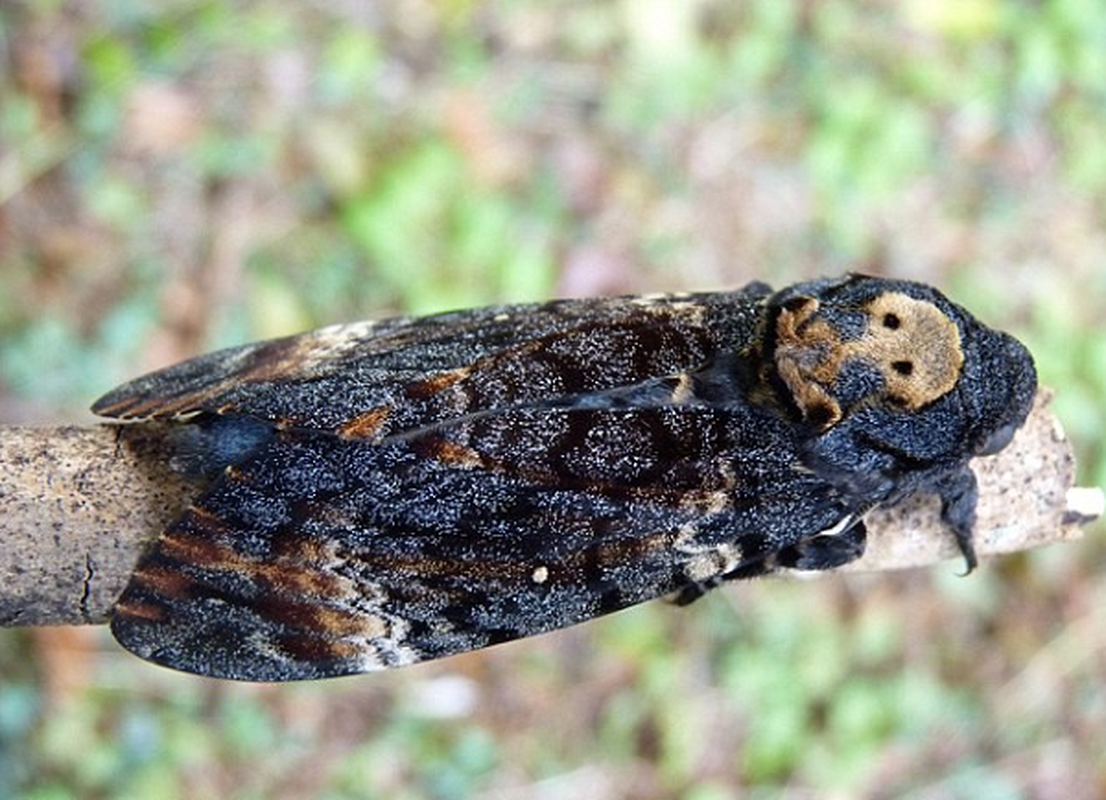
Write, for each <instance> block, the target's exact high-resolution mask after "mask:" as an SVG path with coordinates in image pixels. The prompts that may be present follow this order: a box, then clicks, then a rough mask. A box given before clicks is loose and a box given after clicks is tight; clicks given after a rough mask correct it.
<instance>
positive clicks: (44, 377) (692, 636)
mask: <svg viewBox="0 0 1106 800" xmlns="http://www.w3.org/2000/svg"><path fill="white" fill-rule="evenodd" d="M1104 136H1106V9H1104V8H1103V7H1102V5H1101V4H1100V3H1098V2H1096V0H1042V2H1038V3H1028V2H1002V0H903V1H902V2H890V0H886V1H881V0H823V1H822V2H808V1H805V0H748V2H742V3H731V2H722V1H721V0H621V2H618V1H616V0H608V1H607V2H596V3H565V4H552V3H545V2H539V0H487V1H486V2H479V1H478V0H450V1H448V2H445V1H443V2H432V1H431V0H389V1H388V2H382V3H374V4H352V5H350V4H335V5H334V6H333V7H331V6H327V5H326V4H291V3H282V2H279V1H278V0H252V2H243V3H221V2H214V1H211V2H205V1H204V0H174V1H173V2H167V3H160V4H143V3H136V2H83V3H70V2H63V0H13V1H12V2H6V3H4V4H2V5H0V289H2V291H0V412H2V413H3V414H4V418H5V419H8V420H20V421H22V420H31V421H39V422H47V421H58V419H59V418H66V417H70V418H73V417H75V416H76V415H77V414H78V413H79V410H80V409H83V407H84V406H85V405H87V403H88V401H89V400H90V399H91V398H93V397H95V396H96V395H97V393H99V392H102V391H104V390H106V389H107V388H109V387H110V386H112V385H113V384H115V383H116V382H117V381H119V380H122V379H124V378H126V377H130V376H132V375H133V374H134V373H135V372H137V371H139V370H140V369H142V368H144V367H153V366H157V365H160V364H162V363H165V362H166V361H169V360H174V359H177V358H182V357H185V356H187V355H191V354H194V353H195V352H198V351H200V350H203V349H207V348H210V347H214V346H218V345H223V344H230V343H235V342H241V341H245V340H247V339H251V338H260V337H264V336H275V335H280V334H284V333H288V332H291V331H295V330H300V329H304V328H307V327H310V326H314V325H319V324H325V323H328V322H332V321H338V320H343V319H357V318H364V317H371V316H377V315H380V314H385V313H422V312H428V311H433V310H439V309H444V308H450V307H459V306H469V305H479V304H484V303H495V302H506V301H519V300H536V299H541V298H544V297H547V296H550V295H551V294H554V293H571V294H578V293H593V292H601V291H604V292H610V291H655V290H676V289H685V288H717V287H723V286H734V285H739V284H741V283H743V282H745V281H748V280H751V279H754V278H763V279H766V280H770V281H772V282H775V283H784V282H790V281H794V280H797V279H800V278H804V277H809V276H812V275H815V274H822V273H832V272H837V271H841V270H843V269H850V268H855V269H863V270H866V271H871V272H877V273H881V274H887V275H894V276H901V277H910V278H915V279H920V280H926V281H930V282H934V283H938V284H940V285H942V286H944V287H945V288H947V289H948V290H949V292H950V294H951V295H953V296H954V297H955V298H956V299H958V300H960V301H962V302H964V303H965V305H968V306H969V307H970V308H971V309H972V310H973V311H976V312H977V313H979V314H980V315H981V316H983V317H984V318H985V319H987V320H988V321H991V322H994V323H996V324H1001V325H1002V326H1004V327H1007V328H1011V329H1013V330H1015V331H1016V332H1017V333H1019V335H1022V336H1023V337H1024V338H1025V339H1026V341H1027V342H1028V343H1029V344H1030V346H1031V349H1032V350H1033V352H1034V353H1035V355H1036V358H1037V360H1038V364H1039V367H1040V371H1041V374H1042V376H1043V378H1044V380H1045V382H1046V383H1048V384H1050V385H1052V386H1054V387H1056V388H1057V390H1058V394H1057V398H1056V409H1057V410H1058V412H1059V414H1060V416H1061V417H1062V419H1063V420H1064V422H1065V424H1066V426H1067V429H1068V432H1069V434H1070V435H1071V437H1072V438H1073V440H1074V441H1075V442H1076V443H1077V446H1078V449H1079V453H1080V456H1081V458H1082V464H1083V467H1082V475H1083V477H1082V482H1083V483H1095V484H1097V485H1104V484H1106V459H1104V454H1103V437H1102V431H1103V429H1104V427H1106V419H1104V416H1106V403H1103V402H1102V399H1101V398H1102V397H1103V396H1106V337H1103V336H1102V335H1101V331H1102V322H1101V309H1102V308H1103V307H1106V255H1104V253H1106V246H1104V245H1106V242H1104V241H1103V230H1102V219H1103V214H1104V210H1106V148H1103V147H1102V142H1103V140H1104ZM1099 532H1100V531H1099ZM1103 562H1104V553H1103V547H1102V545H1101V536H1100V535H1099V536H1096V537H1093V538H1092V539H1091V540H1090V541H1089V542H1087V543H1086V544H1084V545H1082V546H1074V545H1073V546H1070V547H1065V548H1057V549H1054V550H1052V551H1048V552H1045V553H1039V554H1030V555H1023V556H1018V557H1014V558H1010V559H1005V560H1003V561H1002V562H996V563H995V564H991V565H987V567H986V568H984V569H981V570H980V571H979V573H977V574H976V575H973V576H972V577H971V578H970V579H969V580H964V581H961V580H959V579H954V578H952V577H951V576H952V568H950V569H949V570H947V572H948V574H947V575H946V574H945V572H942V571H941V570H935V571H934V574H932V575H931V574H927V573H920V574H910V575H904V576H883V577H871V578H854V579H849V580H845V579H842V580H840V581H838V580H832V581H831V580H826V581H823V582H820V583H818V584H812V585H796V584H794V583H777V582H760V583H757V584H755V585H750V586H740V587H732V588H728V589H727V590H726V591H725V592H723V593H715V595H713V596H711V597H709V598H707V599H705V600H703V601H701V602H700V603H698V604H696V606H695V607H694V608H692V609H688V610H674V609H670V608H668V607H666V606H663V605H660V604H653V605H651V606H648V607H645V608H641V609H636V610H633V611H630V612H627V613H625V614H621V615H617V616H615V617H613V618H610V619H607V620H603V621H600V622H597V623H595V624H593V625H590V626H587V627H586V628H584V629H581V630H575V631H568V632H564V633H561V634H556V635H553V636H550V637H544V638H542V639H539V640H537V641H534V642H528V643H524V644H519V645H514V646H511V647H507V648H501V649H496V650H493V651H491V652H489V653H486V654H481V655H477V656H473V657H472V658H471V659H461V660H458V661H452V662H446V663H444V664H441V665H430V666H427V667H419V668H416V669H412V670H407V671H403V672H401V673H397V674H394V675H380V676H374V677H366V678H363V679H359V680H350V681H339V682H335V683H329V684H322V685H305V686H295V687H282V688H279V689H276V688H267V687H260V688H258V687H248V686H236V685H218V684H213V683H210V682H204V681H199V680H195V679H192V678H188V677H184V676H177V675H174V674H172V673H167V672H164V671H159V670H156V669H154V668H151V667H149V666H147V665H145V664H142V663H140V662H138V661H137V660H135V659H132V658H130V657H129V656H126V655H125V654H122V653H121V652H119V651H118V650H117V649H116V648H115V647H114V646H113V645H112V644H111V643H110V642H109V641H108V640H107V639H106V638H105V637H101V638H97V639H96V640H95V643H96V647H95V649H94V651H93V652H92V653H91V654H90V653H87V652H75V653H74V652H69V651H67V650H65V649H64V647H62V648H61V649H60V650H59V646H58V645H57V644H53V645H52V644H51V643H50V642H51V639H50V637H49V636H43V637H37V636H36V637H35V638H34V639H32V637H30V636H29V635H28V634H26V633H24V632H12V631H5V632H0V797H11V798H28V799H29V798H35V799H36V800H38V799H41V800H47V799H50V800H53V798H58V800H61V799H63V798H109V797H110V798H130V797H134V798H139V797H141V798H147V797H191V798H201V799H202V798H208V797H210V798H216V797H218V798H234V799H239V798H241V799H242V800H247V799H248V798H319V799H320V800H339V799H341V800H346V799H347V798H349V799H350V800H353V799H354V798H374V797H387V798H393V799H395V800H407V798H411V799H412V800H414V799H416V798H418V799H421V798H430V799H432V800H439V799H445V800H449V799H452V798H466V797H522V796H538V797H540V796H587V797H590V798H594V799H595V800H603V799H604V798H623V797H625V798H639V797H640V798H644V797H672V798H686V800H716V798H718V799H720V798H730V797H753V798H758V797H776V796H779V795H780V793H781V792H792V793H794V794H796V796H834V797H859V796H863V797H872V798H880V797H894V796H904V795H909V796H915V797H926V798H931V797H932V798H935V797H941V798H958V797H965V798H990V797H995V798H1015V797H1027V798H1028V797H1034V798H1048V797H1063V798H1065V800H1073V799H1074V800H1078V798H1084V797H1086V798H1091V797H1098V796H1101V794H1102V787H1103V786H1106V756H1104V755H1103V753H1104V752H1106V738H1104V736H1103V731H1104V730H1106V696H1104V694H1103V692H1102V690H1101V687H1102V685H1103V678H1104V673H1103V669H1102V664H1101V662H1102V658H1101V655H1102V652H1103V648H1104V646H1106V640H1104V638H1103V635H1102V630H1101V626H1100V625H1096V624H1094V623H1095V620H1096V619H1098V618H1100V615H1101V612H1102V610H1103V609H1106V587H1104V586H1103V584H1102V581H1101V578H1100V574H1101V569H1102V566H1103ZM68 661H73V662H75V663H78V664H80V665H83V667H84V672H83V677H82V679H81V680H80V681H78V682H77V684H76V685H73V684H72V682H70V683H66V682H65V681H60V679H58V678H57V676H56V675H55V673H56V672H57V670H58V664H59V662H68ZM458 677H459V678H460V680H461V683H460V684H451V683H449V682H448V681H449V679H452V678H458ZM443 681H445V683H443ZM450 686H452V687H453V689H452V690H450V691H452V692H453V693H452V694H450V693H448V692H447V695H446V699H443V697H442V696H441V695H436V694H434V692H435V691H441V690H442V689H443V687H445V688H446V689H448V688H449V687H450ZM458 686H460V687H462V688H463V687H468V689H467V690H466V691H469V692H471V693H472V694H473V696H472V697H471V698H469V699H468V700H466V699H465V697H466V695H465V691H461V690H459V689H458V688H457V687H458ZM431 690H433V691H431ZM458 692H459V694H458ZM428 697H429V698H430V699H429V700H428V699H427V698H428ZM447 699H448V702H447V701H446V700H447ZM451 703H455V704H457V705H456V707H455V708H454V707H452V706H451V705H450V704H451ZM450 708H453V710H452V711H450V710H449V709H450Z"/></svg>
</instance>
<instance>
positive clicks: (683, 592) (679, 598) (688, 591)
mask: <svg viewBox="0 0 1106 800" xmlns="http://www.w3.org/2000/svg"><path fill="white" fill-rule="evenodd" d="M727 580H729V576H728V574H727V575H714V576H712V577H710V578H707V579H706V580H702V581H689V582H688V583H686V584H684V585H683V586H681V587H680V588H679V589H677V590H676V591H675V592H674V593H672V594H670V595H669V596H668V598H667V599H668V601H669V602H671V603H672V604H674V605H677V606H689V605H691V604H692V603H694V602H695V601H696V600H698V599H699V598H700V597H702V596H703V595H705V594H706V593H707V592H709V591H710V590H711V589H715V588H717V587H718V586H721V585H722V584H723V583H725V582H726V581H727Z"/></svg>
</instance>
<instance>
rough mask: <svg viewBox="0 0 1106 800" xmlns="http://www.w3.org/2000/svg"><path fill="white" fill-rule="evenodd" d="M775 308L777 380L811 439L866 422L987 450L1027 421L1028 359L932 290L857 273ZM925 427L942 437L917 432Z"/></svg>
mask: <svg viewBox="0 0 1106 800" xmlns="http://www.w3.org/2000/svg"><path fill="white" fill-rule="evenodd" d="M769 308H770V313H769V331H768V337H767V340H768V342H769V347H768V349H767V353H766V356H767V357H768V358H769V359H770V364H769V368H770V372H771V373H772V375H773V376H774V380H775V382H776V385H777V387H778V391H781V392H782V393H783V394H784V395H785V399H786V401H787V402H788V403H789V404H790V406H791V407H792V408H793V409H794V413H795V414H797V415H798V416H799V417H800V418H801V420H802V422H803V423H804V424H805V425H806V426H808V427H809V428H810V429H812V430H813V431H815V432H824V431H827V430H829V429H831V428H833V427H835V426H838V425H840V424H842V423H845V422H848V421H849V420H851V419H852V420H857V421H856V422H854V423H852V424H860V420H863V421H864V424H865V425H866V426H869V427H872V428H873V429H875V428H877V427H879V434H880V435H881V436H882V435H885V434H887V435H897V436H899V437H900V438H903V437H905V438H909V437H914V438H919V437H922V435H923V434H924V435H925V436H929V437H930V438H931V439H932V440H933V442H936V440H937V439H938V438H942V439H945V440H947V441H946V443H947V447H948V448H953V447H956V448H967V449H968V450H970V451H971V452H972V453H983V452H986V451H997V449H1001V447H1002V446H1003V445H1005V443H1006V442H1008V441H1009V439H1010V437H1011V436H1012V435H1013V431H1014V429H1016V428H1017V427H1018V426H1019V425H1020V424H1021V423H1022V422H1023V421H1024V419H1025V416H1026V415H1027V414H1028V411H1029V405H1030V404H1031V402H1032V398H1033V394H1034V392H1035V389H1036V374H1035V372H1034V370H1033V362H1032V358H1031V357H1030V356H1029V353H1028V351H1026V349H1025V348H1024V347H1023V346H1022V345H1021V344H1020V343H1018V342H1017V341H1016V340H1015V339H1013V338H1012V337H1010V336H1008V335H1006V334H1004V333H1001V332H999V331H994V330H991V329H990V328H987V327H985V326H983V325H981V324H980V323H979V322H977V321H976V320H975V319H974V318H973V317H972V316H971V315H970V314H969V313H968V312H967V311H965V310H964V309H962V308H960V307H959V306H956V305H955V304H953V303H951V302H950V301H949V300H947V299H946V298H945V297H944V296H943V295H941V294H940V293H939V292H937V291H936V290H934V289H932V288H931V287H928V286H925V285H923V284H917V283H911V282H907V281H891V280H884V279H878V278H869V277H866V276H862V275H850V276H847V277H846V278H844V279H840V280H834V281H815V282H812V283H807V284H799V285H797V286H794V287H791V288H790V289H786V290H784V291H783V292H780V293H779V294H777V295H776V296H775V297H773V298H772V299H771V300H770V301H769ZM927 421H929V422H932V426H931V427H935V428H939V429H940V431H938V432H931V431H929V430H925V431H922V429H923V428H924V427H925V426H926V423H927ZM880 426H881V427H880ZM895 431H903V432H904V433H901V434H894V432H895ZM919 431H922V433H919ZM907 449H909V448H907ZM923 449H927V450H930V449H934V448H929V447H926V448H923ZM937 449H940V448H937Z"/></svg>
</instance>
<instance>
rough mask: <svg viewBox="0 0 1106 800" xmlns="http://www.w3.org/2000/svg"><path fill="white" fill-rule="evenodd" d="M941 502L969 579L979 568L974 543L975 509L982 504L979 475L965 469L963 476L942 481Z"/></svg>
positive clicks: (960, 472) (959, 474) (938, 491)
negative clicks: (977, 504) (977, 477)
mask: <svg viewBox="0 0 1106 800" xmlns="http://www.w3.org/2000/svg"><path fill="white" fill-rule="evenodd" d="M936 489H937V495H938V496H939V497H940V498H941V520H942V521H943V522H944V523H945V524H946V525H948V526H949V528H950V529H951V530H952V533H953V535H954V536H955V537H956V546H957V547H958V548H960V555H962V556H963V557H964V566H965V568H966V570H965V572H964V574H965V575H968V574H970V573H971V572H972V570H974V569H975V568H976V566H977V565H978V564H979V560H978V559H977V558H976V555H975V545H974V544H973V543H972V529H973V528H974V527H975V505H976V501H978V500H979V484H978V483H977V482H976V479H975V473H974V472H972V470H971V468H969V467H967V466H965V467H964V468H963V469H961V470H960V471H959V472H957V473H955V474H953V475H950V476H949V477H947V478H945V479H944V480H942V481H941V482H940V483H939V484H938V485H937V487H936Z"/></svg>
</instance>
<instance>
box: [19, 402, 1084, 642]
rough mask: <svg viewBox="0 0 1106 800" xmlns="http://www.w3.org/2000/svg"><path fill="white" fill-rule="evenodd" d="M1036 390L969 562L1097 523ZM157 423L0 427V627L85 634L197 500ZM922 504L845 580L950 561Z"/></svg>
mask: <svg viewBox="0 0 1106 800" xmlns="http://www.w3.org/2000/svg"><path fill="white" fill-rule="evenodd" d="M1048 399H1049V395H1048V393H1047V392H1046V391H1044V390H1042V391H1041V392H1040V395H1039V397H1038V400H1037V405H1036V407H1035V408H1034V410H1033V413H1032V415H1031V416H1030V418H1029V421H1028V422H1027V423H1026V425H1025V427H1023V428H1022V430H1021V431H1019V433H1018V435H1017V436H1016V437H1015V439H1014V441H1013V442H1012V443H1011V445H1010V446H1009V447H1007V448H1006V449H1005V450H1003V451H1002V453H1000V454H999V455H998V456H995V457H993V458H986V459H978V460H977V461H976V462H974V464H973V467H974V468H975V470H976V474H977V476H978V478H979V487H980V502H979V507H978V512H979V521H978V524H977V527H976V530H977V534H976V549H977V551H978V553H979V555H980V556H987V555H996V554H999V553H1009V552H1013V551H1016V550H1025V549H1028V548H1031V547H1036V546H1038V545H1042V544H1046V543H1049V542H1057V541H1064V540H1068V539H1072V538H1076V537H1078V536H1079V534H1080V530H1079V526H1080V525H1081V524H1083V523H1085V522H1087V521H1089V520H1090V519H1093V518H1094V517H1096V516H1098V515H1099V514H1101V513H1102V505H1103V495H1102V492H1101V490H1098V489H1073V488H1072V486H1073V482H1074V475H1075V464H1074V459H1073V457H1072V452H1071V446H1070V445H1069V443H1068V442H1067V440H1066V439H1065V438H1064V435H1063V432H1062V431H1061V429H1060V427H1059V424H1058V423H1057V421H1056V419H1055V418H1054V417H1053V416H1052V414H1051V413H1050V412H1049V411H1048V409H1047V405H1048ZM169 427H170V426H168V425H162V424H151V423H140V424H132V425H100V426H96V427H89V428H77V427H65V428H0V625H2V626H13V625H50V624H81V623H84V624H99V623H103V622H105V621H106V620H107V615H108V611H109V609H110V608H111V604H112V602H113V601H114V599H115V597H116V596H118V594H119V592H121V591H122V589H123V587H124V586H125V585H126V582H127V579H128V576H129V575H130V572H131V570H132V569H133V567H134V564H135V562H136V561H137V559H138V556H139V553H140V552H141V550H142V547H143V545H144V543H146V542H147V541H150V540H151V539H153V538H154V537H156V536H157V535H158V533H159V532H160V531H161V530H162V529H163V528H164V527H165V526H166V525H168V523H169V522H170V521H171V520H172V519H173V518H174V517H176V516H177V515H178V514H179V513H180V511H181V509H182V508H184V507H185V506H186V505H187V504H188V503H189V502H190V501H191V500H192V499H193V498H194V497H195V496H196V495H198V494H199V492H200V487H199V486H197V485H195V484H193V483H190V482H189V481H188V480H186V479H185V478H184V477H182V476H181V475H179V474H177V473H175V472H173V471H172V470H171V469H170V468H169V466H168V464H169V458H170V456H171V453H172V448H171V447H170V445H169V442H168V439H167V431H168V430H169ZM939 514H940V508H939V503H938V502H937V500H936V499H935V498H930V497H926V498H917V499H914V500H910V501H907V502H905V503H903V504H901V505H899V506H896V507H895V508H891V509H883V510H879V511H876V512H874V513H872V514H871V515H869V517H868V520H867V522H868V530H869V541H868V551H867V553H866V554H865V556H864V558H863V559H861V560H860V561H858V562H856V563H855V564H850V565H849V566H848V567H847V569H850V570H888V569H897V568H901V567H913V566H921V565H924V564H932V563H935V562H937V561H940V560H942V559H944V558H949V557H954V556H956V555H957V551H956V548H955V546H954V544H953V540H952V537H951V536H950V535H949V533H948V531H947V530H946V529H945V527H944V526H943V525H942V524H941V522H940V519H939Z"/></svg>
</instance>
